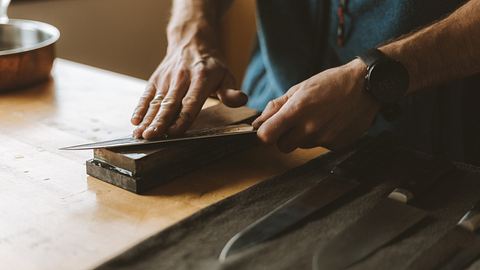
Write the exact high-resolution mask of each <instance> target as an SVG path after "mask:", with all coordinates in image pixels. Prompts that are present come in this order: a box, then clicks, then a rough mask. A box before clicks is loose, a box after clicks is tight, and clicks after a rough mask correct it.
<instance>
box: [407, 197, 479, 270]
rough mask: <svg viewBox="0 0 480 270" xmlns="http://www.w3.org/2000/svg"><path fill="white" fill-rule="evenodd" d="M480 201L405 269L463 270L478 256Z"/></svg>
mask: <svg viewBox="0 0 480 270" xmlns="http://www.w3.org/2000/svg"><path fill="white" fill-rule="evenodd" d="M479 229H480V201H478V202H477V203H475V204H474V206H473V207H472V208H471V209H470V210H469V211H468V212H467V213H466V214H465V215H464V216H463V217H462V218H461V219H460V221H459V222H458V223H457V225H456V226H455V227H453V228H452V229H451V230H449V231H448V232H447V233H446V234H445V235H444V236H442V238H440V239H439V240H438V241H437V242H436V243H435V244H433V245H432V246H431V247H429V248H428V249H427V250H425V251H424V252H423V253H421V254H420V255H419V256H418V257H417V258H416V259H415V260H413V261H412V262H411V263H410V264H409V265H408V267H407V268H406V269H411V270H429V269H442V270H447V269H464V268H466V267H467V266H468V265H470V264H471V263H472V262H473V261H474V260H475V259H476V258H477V257H478V256H479V255H480V238H479V236H478V235H477V234H476V232H478V231H479Z"/></svg>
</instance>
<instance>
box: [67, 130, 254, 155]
mask: <svg viewBox="0 0 480 270" xmlns="http://www.w3.org/2000/svg"><path fill="white" fill-rule="evenodd" d="M256 132H257V131H256V130H255V129H254V128H253V127H252V126H250V125H246V124H240V125H230V126H223V127H217V128H205V129H196V130H191V131H187V132H186V133H185V134H184V135H183V136H182V137H173V138H169V137H168V136H166V135H165V136H164V137H162V138H159V139H154V140H145V139H136V138H133V137H132V136H129V137H125V138H119V139H114V140H108V141H102V142H96V143H87V144H80V145H74V146H68V147H63V148H60V150H88V149H97V148H116V147H128V146H138V145H152V144H166V143H171V142H180V141H189V140H198V139H208V138H216V137H225V136H234V135H242V134H254V133H256Z"/></svg>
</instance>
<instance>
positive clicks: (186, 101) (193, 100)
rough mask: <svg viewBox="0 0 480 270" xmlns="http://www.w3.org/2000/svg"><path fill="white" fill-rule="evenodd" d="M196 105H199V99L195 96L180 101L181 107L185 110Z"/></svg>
mask: <svg viewBox="0 0 480 270" xmlns="http://www.w3.org/2000/svg"><path fill="white" fill-rule="evenodd" d="M197 104H199V99H198V97H195V96H188V97H185V98H184V99H183V100H182V106H183V107H186V108H191V107H195V106H196V105H197Z"/></svg>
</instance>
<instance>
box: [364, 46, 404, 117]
mask: <svg viewBox="0 0 480 270" xmlns="http://www.w3.org/2000/svg"><path fill="white" fill-rule="evenodd" d="M358 58H360V60H362V61H363V62H364V63H365V64H366V65H367V75H366V76H365V91H367V92H368V93H369V94H370V95H372V97H373V98H374V99H375V100H376V101H378V102H379V103H380V112H381V113H382V115H383V116H384V118H385V119H386V120H388V121H393V120H396V119H397V118H398V116H399V115H400V106H399V105H398V103H399V101H400V99H401V98H402V97H403V96H405V94H406V93H407V90H408V86H409V75H408V71H407V69H406V68H405V67H404V66H403V65H402V64H401V63H400V62H398V61H396V60H394V59H392V58H390V57H388V56H387V55H385V54H384V53H383V52H381V51H380V50H379V49H376V48H374V49H370V50H368V51H367V52H366V53H364V54H363V55H361V56H359V57H358Z"/></svg>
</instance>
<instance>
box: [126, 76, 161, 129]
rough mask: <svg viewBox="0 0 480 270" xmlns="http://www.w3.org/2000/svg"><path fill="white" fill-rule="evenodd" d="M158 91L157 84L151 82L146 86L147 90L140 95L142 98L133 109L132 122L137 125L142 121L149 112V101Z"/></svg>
mask: <svg viewBox="0 0 480 270" xmlns="http://www.w3.org/2000/svg"><path fill="white" fill-rule="evenodd" d="M156 91H157V88H156V87H155V84H153V83H151V82H149V83H148V84H147V87H146V88H145V91H144V92H143V94H142V96H141V97H140V100H139V101H138V104H137V107H136V108H135V110H134V111H133V115H132V119H131V122H132V124H134V125H136V126H137V125H138V124H140V123H141V121H142V119H143V117H144V116H145V114H146V113H147V109H148V103H150V101H151V100H152V99H153V97H154V96H155V92H156Z"/></svg>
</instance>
